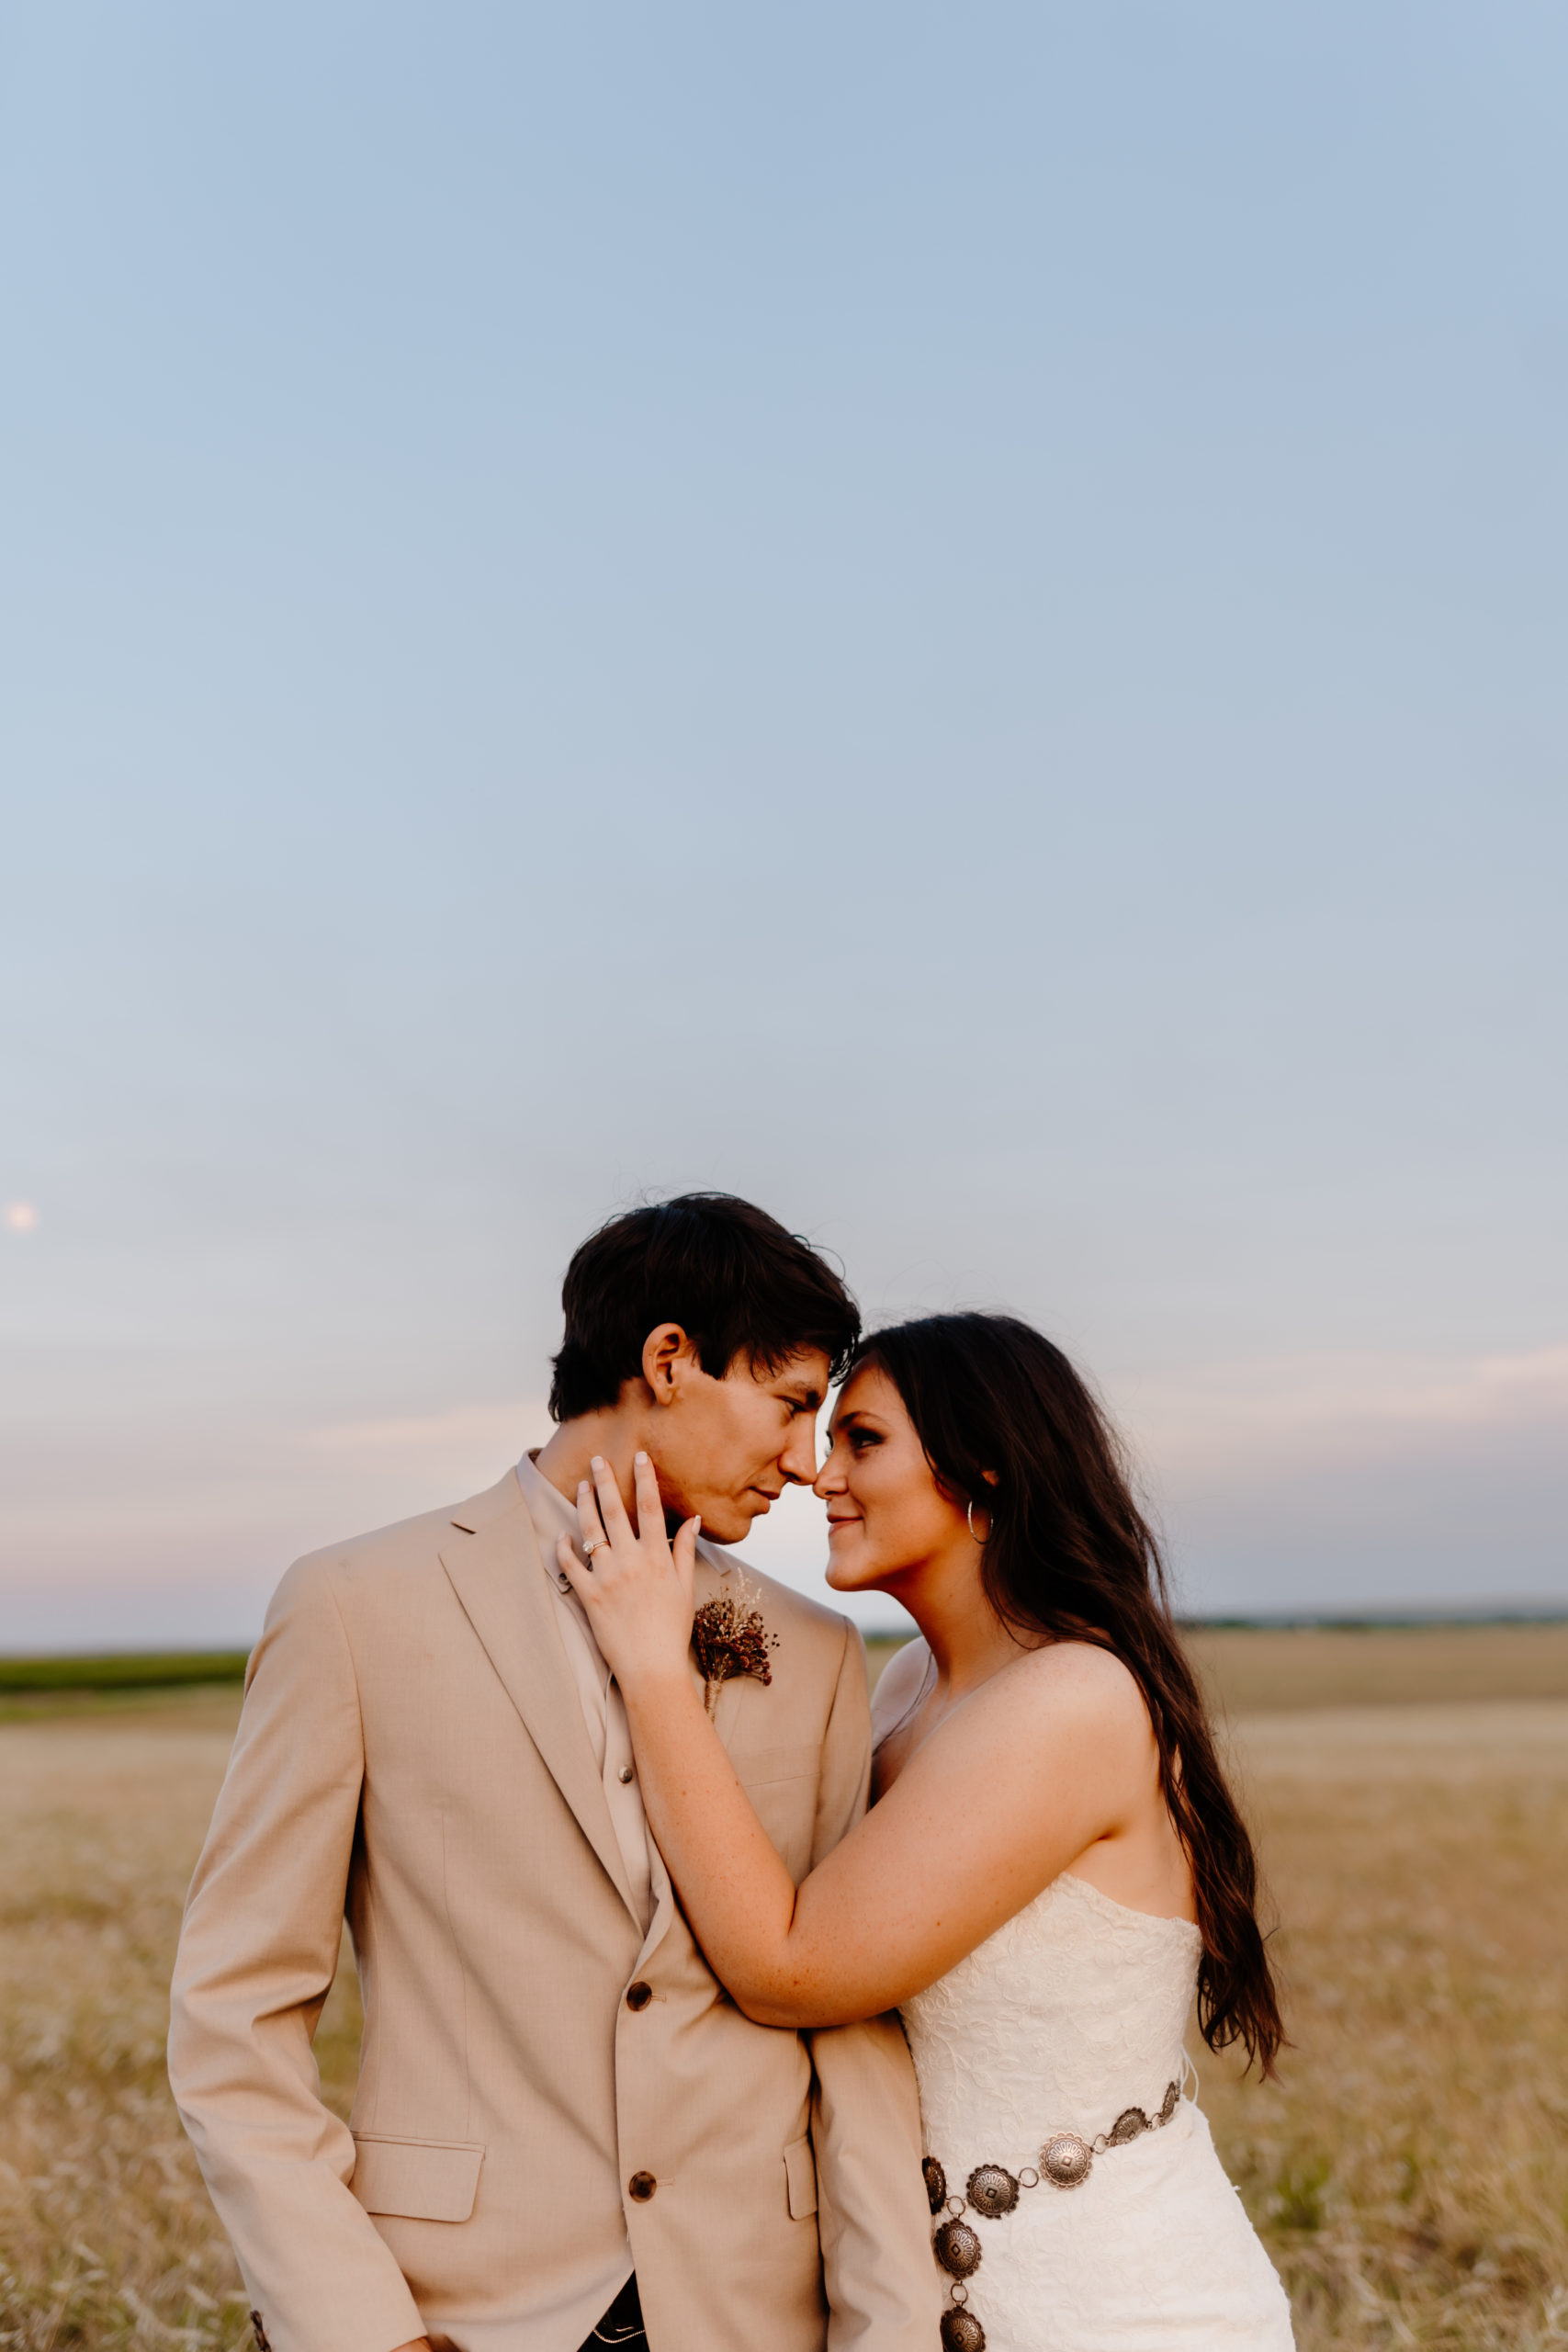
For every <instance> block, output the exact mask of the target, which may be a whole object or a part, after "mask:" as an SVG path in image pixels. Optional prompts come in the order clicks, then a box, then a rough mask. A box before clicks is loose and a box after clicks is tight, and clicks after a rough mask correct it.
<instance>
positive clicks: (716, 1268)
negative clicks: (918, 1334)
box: [550, 1193, 860, 1421]
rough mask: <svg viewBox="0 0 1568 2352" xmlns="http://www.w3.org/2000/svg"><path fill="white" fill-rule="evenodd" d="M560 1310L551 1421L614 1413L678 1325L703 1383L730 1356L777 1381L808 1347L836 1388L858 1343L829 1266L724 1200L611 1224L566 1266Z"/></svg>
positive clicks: (854, 1311)
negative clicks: (822, 1359) (626, 1388)
mask: <svg viewBox="0 0 1568 2352" xmlns="http://www.w3.org/2000/svg"><path fill="white" fill-rule="evenodd" d="M561 1307H562V1311H563V1313H564V1314H565V1317H566V1336H565V1339H564V1340H562V1343H561V1351H560V1353H559V1355H558V1356H557V1357H556V1359H555V1378H554V1379H553V1380H552V1382H551V1383H550V1411H551V1413H552V1414H553V1416H554V1417H555V1419H557V1420H558V1421H571V1420H575V1419H577V1417H578V1415H579V1414H580V1413H592V1412H593V1411H595V1410H596V1409H597V1408H599V1407H601V1406H607V1405H614V1404H615V1403H616V1401H617V1400H618V1398H619V1397H620V1393H621V1384H622V1382H623V1381H626V1380H635V1379H636V1378H637V1376H638V1374H640V1373H641V1371H642V1351H643V1348H644V1346H645V1344H646V1342H647V1340H648V1335H649V1332H650V1331H652V1330H655V1329H657V1328H658V1326H659V1325H660V1323H679V1324H680V1326H681V1328H682V1330H683V1331H684V1332H685V1334H686V1336H687V1338H688V1339H689V1340H691V1341H692V1344H693V1346H694V1348H695V1350H696V1355H697V1362H698V1363H699V1364H700V1365H701V1366H702V1368H703V1370H704V1371H705V1373H708V1374H712V1376H713V1377H714V1378H715V1379H722V1377H723V1376H724V1374H726V1373H727V1372H728V1370H729V1368H730V1366H731V1364H732V1363H734V1362H735V1359H736V1357H737V1356H739V1355H744V1356H746V1357H747V1358H748V1359H749V1360H750V1362H751V1363H753V1364H755V1365H756V1367H757V1368H758V1370H759V1371H761V1372H777V1370H778V1369H779V1366H780V1365H781V1364H782V1363H785V1362H787V1360H788V1359H789V1357H791V1356H793V1355H798V1354H799V1353H800V1352H801V1351H802V1350H803V1349H805V1348H820V1349H821V1351H822V1352H823V1354H824V1355H825V1356H826V1357H827V1358H828V1361H829V1364H830V1365H831V1367H832V1374H833V1377H834V1378H835V1379H836V1378H838V1377H839V1376H840V1374H842V1372H843V1370H844V1367H845V1365H846V1364H847V1363H848V1362H849V1360H850V1357H851V1355H852V1352H853V1350H854V1346H855V1342H856V1340H858V1339H859V1337H860V1310H859V1309H858V1307H857V1306H855V1303H854V1300H853V1299H852V1297H851V1296H850V1294H849V1292H848V1291H847V1290H846V1289H845V1287H844V1285H843V1283H842V1282H841V1281H840V1278H839V1276H838V1275H837V1274H836V1273H835V1272H833V1270H832V1268H831V1267H830V1266H829V1265H828V1264H826V1263H825V1261H823V1260H822V1259H821V1258H819V1257H818V1254H817V1252H816V1250H813V1249H812V1247H811V1246H810V1244H809V1242H807V1241H803V1240H802V1239H801V1238H800V1236H799V1234H798V1233H786V1232H785V1231H784V1227H783V1226H782V1225H780V1224H779V1222H778V1220H777V1219H776V1218H775V1217H771V1216H769V1215H768V1214H767V1212H766V1210H765V1209H759V1208H753V1207H752V1205H751V1203H750V1201H738V1200H737V1199H736V1198H735V1196H734V1194H733V1193H682V1194H681V1195H680V1197H679V1198H678V1199H676V1200H673V1201H665V1202H663V1203H662V1204H660V1205H659V1206H657V1207H652V1208H640V1209H627V1210H626V1211H625V1213H624V1214H623V1215H622V1216H613V1217H612V1218H611V1219H610V1221H609V1223H608V1225H602V1226H601V1227H600V1228H599V1230H598V1232H597V1233H592V1234H590V1235H589V1237H588V1239H587V1240H586V1241H585V1242H583V1244H582V1246H581V1249H580V1250H578V1251H577V1252H576V1254H575V1256H574V1257H573V1259H572V1261H571V1263H570V1266H569V1267H568V1268H567V1270H566V1280H565V1282H564V1283H562V1284H561Z"/></svg>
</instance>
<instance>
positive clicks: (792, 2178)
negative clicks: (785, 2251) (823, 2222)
mask: <svg viewBox="0 0 1568 2352" xmlns="http://www.w3.org/2000/svg"><path fill="white" fill-rule="evenodd" d="M784 2178H785V2179H786V2180H787V2181H788V2183H789V2217H790V2220H791V2221H792V2222H804V2221H805V2220H806V2219H807V2215H808V2214H811V2213H815V2212H816V2211H817V2156H816V2152H815V2151H814V2149H813V2148H812V2145H811V2143H810V2141H809V2140H792V2141H791V2143H790V2144H789V2146H788V2147H787V2148H786V2149H785V2150H784Z"/></svg>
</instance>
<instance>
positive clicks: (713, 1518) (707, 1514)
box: [703, 1503, 766, 1544]
mask: <svg viewBox="0 0 1568 2352" xmlns="http://www.w3.org/2000/svg"><path fill="white" fill-rule="evenodd" d="M765 1511H766V1506H765V1505H763V1506H762V1508H761V1509H760V1510H748V1509H747V1508H746V1506H745V1504H744V1503H727V1504H725V1506H724V1507H723V1509H722V1510H720V1509H719V1508H717V1507H716V1506H715V1505H710V1506H709V1508H708V1509H707V1510H705V1511H704V1513H703V1533H704V1534H705V1536H706V1538H707V1540H708V1542H709V1543H710V1544H744V1542H745V1541H746V1538H747V1536H748V1535H749V1534H750V1532H751V1530H752V1529H753V1528H754V1527H755V1526H756V1524H757V1521H759V1520H760V1519H761V1518H762V1517H763V1516H764V1515H765Z"/></svg>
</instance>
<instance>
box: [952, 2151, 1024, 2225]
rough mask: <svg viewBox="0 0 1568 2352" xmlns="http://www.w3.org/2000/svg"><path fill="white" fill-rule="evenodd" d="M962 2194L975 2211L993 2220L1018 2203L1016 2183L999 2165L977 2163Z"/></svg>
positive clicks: (989, 2220) (988, 2219)
mask: <svg viewBox="0 0 1568 2352" xmlns="http://www.w3.org/2000/svg"><path fill="white" fill-rule="evenodd" d="M964 2195H965V2197H967V2199H969V2202H970V2204H971V2205H973V2207H974V2208H975V2211H976V2213H984V2215H985V2216H986V2219H987V2221H988V2222H994V2221H995V2220H996V2218H997V2216H998V2213H1010V2212H1011V2211H1012V2209H1013V2207H1014V2206H1015V2205H1016V2204H1017V2203H1018V2183H1017V2181H1016V2180H1014V2178H1013V2177H1012V2175H1011V2173H1010V2172H1004V2171H1003V2170H1002V2167H1001V2165H977V2166H976V2169H975V2171H973V2172H972V2173H971V2174H970V2176H969V2180H968V2185H967V2187H966V2188H965V2189H964Z"/></svg>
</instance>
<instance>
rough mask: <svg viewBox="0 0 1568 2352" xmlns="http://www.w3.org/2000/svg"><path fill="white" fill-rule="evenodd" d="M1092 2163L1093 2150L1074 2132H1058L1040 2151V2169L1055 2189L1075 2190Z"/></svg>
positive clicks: (1085, 2178) (1085, 2176) (1085, 2177)
mask: <svg viewBox="0 0 1568 2352" xmlns="http://www.w3.org/2000/svg"><path fill="white" fill-rule="evenodd" d="M1093 2162H1094V2150H1093V2149H1092V2148H1091V2147H1090V2146H1089V2142H1088V2141H1087V2140H1080V2139H1079V2138H1078V2135H1077V2132H1076V2131H1058V2132H1057V2133H1056V2134H1055V2138H1054V2139H1050V2140H1047V2141H1046V2143H1045V2145H1044V2146H1043V2148H1042V2149H1041V2151H1040V2169H1041V2171H1042V2172H1043V2174H1044V2176H1045V2177H1046V2179H1047V2180H1048V2181H1050V2182H1052V2183H1053V2185H1054V2186H1055V2188H1077V2186H1078V2183H1079V2182H1080V2181H1084V2180H1087V2179H1088V2178H1089V2166H1090V2165H1092V2164H1093Z"/></svg>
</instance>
